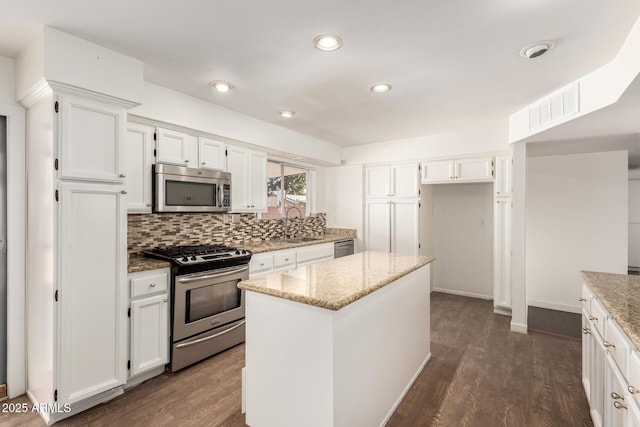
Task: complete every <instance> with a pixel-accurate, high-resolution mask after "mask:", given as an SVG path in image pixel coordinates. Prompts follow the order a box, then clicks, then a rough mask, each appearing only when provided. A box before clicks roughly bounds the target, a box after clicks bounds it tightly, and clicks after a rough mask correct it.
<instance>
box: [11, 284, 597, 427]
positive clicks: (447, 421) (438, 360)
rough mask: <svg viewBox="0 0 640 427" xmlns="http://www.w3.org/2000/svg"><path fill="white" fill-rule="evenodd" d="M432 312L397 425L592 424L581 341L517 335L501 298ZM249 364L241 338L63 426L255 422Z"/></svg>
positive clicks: (439, 298) (18, 421)
mask: <svg viewBox="0 0 640 427" xmlns="http://www.w3.org/2000/svg"><path fill="white" fill-rule="evenodd" d="M431 310H432V311H431V331H432V332H431V334H432V335H431V353H432V358H431V360H430V361H429V363H427V365H426V367H425V369H424V370H423V371H422V373H421V374H420V376H419V377H418V379H417V380H416V382H415V383H414V385H413V387H412V388H411V389H410V390H409V392H408V393H407V395H406V396H405V398H404V400H403V401H402V403H401V404H400V406H399V407H398V409H397V410H396V412H395V413H394V415H393V416H392V418H391V420H390V421H389V423H388V426H390V427H397V426H407V427H416V426H444V427H449V426H456V427H457V426H474V427H475V426H478V427H493V426H508V427H511V426H514V427H524V426H532V427H534V426H535V427H537V426H563V427H564V426H591V425H592V423H591V418H590V417H589V409H588V406H587V401H586V398H585V395H584V390H583V388H582V383H581V381H580V363H581V347H580V341H579V340H575V339H568V338H561V337H557V336H553V335H545V334H539V333H535V332H532V333H529V334H528V335H523V334H516V333H511V332H510V331H509V321H510V318H508V317H506V316H500V315H496V314H493V310H492V304H491V301H485V300H478V299H473V298H466V297H460V296H455V295H448V294H442V293H433V294H432V304H431ZM243 365H244V345H240V346H237V347H234V348H233V349H231V350H228V351H226V352H224V353H222V354H220V355H218V356H215V357H213V358H211V359H209V360H206V361H204V362H201V363H199V364H197V365H195V366H193V367H191V368H189V369H186V370H184V371H182V372H179V373H177V374H175V375H173V376H171V377H169V376H165V375H162V376H160V377H157V378H154V379H152V380H150V381H148V382H146V383H144V384H142V385H141V386H139V387H136V388H134V389H132V390H129V391H127V392H126V393H125V394H124V395H122V396H119V397H118V398H116V399H114V400H112V401H111V402H108V403H106V404H103V405H100V406H98V407H96V408H93V409H90V410H88V411H86V412H84V413H82V414H79V415H76V416H75V417H72V418H69V419H67V420H64V421H62V422H60V423H58V424H56V425H60V426H120V425H126V426H132V427H133V426H159V427H160V426H177V425H179V426H224V427H237V426H245V424H244V416H243V415H242V414H240V387H241V385H240V369H241V367H242V366H243ZM24 401H27V400H26V398H25V397H21V398H18V399H14V400H13V401H12V402H24ZM42 425H44V423H43V422H42V420H41V419H40V418H39V416H38V415H36V414H20V415H16V414H1V413H0V426H42Z"/></svg>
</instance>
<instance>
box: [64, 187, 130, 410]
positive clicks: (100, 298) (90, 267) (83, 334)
mask: <svg viewBox="0 0 640 427" xmlns="http://www.w3.org/2000/svg"><path fill="white" fill-rule="evenodd" d="M59 191H60V194H59V215H58V239H59V269H60V271H59V283H58V292H57V296H58V300H59V301H58V304H59V305H58V319H59V323H58V348H59V355H60V359H59V361H58V366H59V369H60V370H59V371H58V381H59V388H58V401H59V402H62V403H64V402H68V403H75V402H79V401H81V400H83V399H86V398H89V397H91V396H94V395H96V394H98V393H101V392H104V391H107V390H110V389H112V388H114V387H116V386H119V385H122V384H124V382H125V379H126V315H127V307H126V282H125V280H126V277H125V274H126V265H127V257H126V241H127V220H126V208H125V201H124V196H123V192H124V186H115V185H104V184H88V183H75V182H63V183H60V184H59Z"/></svg>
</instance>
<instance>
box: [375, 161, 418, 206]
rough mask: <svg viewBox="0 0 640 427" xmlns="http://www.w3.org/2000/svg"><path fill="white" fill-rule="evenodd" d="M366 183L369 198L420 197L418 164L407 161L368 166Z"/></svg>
mask: <svg viewBox="0 0 640 427" xmlns="http://www.w3.org/2000/svg"><path fill="white" fill-rule="evenodd" d="M365 185H366V188H365V195H366V197H367V198H378V197H381V198H384V197H419V196H420V174H419V171H418V165H417V164H415V163H407V164H401V165H384V166H370V167H367V168H366V169H365Z"/></svg>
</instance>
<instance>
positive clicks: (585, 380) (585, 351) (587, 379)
mask: <svg viewBox="0 0 640 427" xmlns="http://www.w3.org/2000/svg"><path fill="white" fill-rule="evenodd" d="M591 340H592V338H591V329H590V328H589V319H587V313H585V312H584V310H583V311H582V385H583V386H584V392H585V394H586V395H587V401H588V402H589V405H591Z"/></svg>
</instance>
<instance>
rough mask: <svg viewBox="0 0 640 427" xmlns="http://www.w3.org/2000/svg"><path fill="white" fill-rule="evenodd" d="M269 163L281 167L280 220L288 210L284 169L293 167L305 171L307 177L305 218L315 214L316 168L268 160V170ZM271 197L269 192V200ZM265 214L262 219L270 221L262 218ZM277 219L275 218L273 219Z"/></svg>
mask: <svg viewBox="0 0 640 427" xmlns="http://www.w3.org/2000/svg"><path fill="white" fill-rule="evenodd" d="M269 163H275V164H278V165H280V178H281V179H280V190H279V191H280V192H281V194H282V195H283V197H282V203H281V205H280V206H279V207H278V211H279V213H280V217H279V218H284V217H285V215H286V210H285V205H286V203H285V200H286V193H285V188H284V185H285V182H284V169H285V167H292V168H296V169H303V170H304V171H305V175H306V195H307V201H306V209H305V215H304V217H305V218H306V217H309V216H311V215H313V214H314V212H315V193H314V191H315V185H314V180H315V168H313V167H310V166H309V165H304V164H296V163H293V162H289V161H285V160H280V159H276V158H267V170H268V169H269V167H268V164H269ZM268 179H269V177H268V176H267V180H268ZM268 197H269V192H268V190H267V198H268ZM267 212H268V207H267ZM262 215H263V214H260V219H265V220H266V219H269V218H263V217H262ZM272 219H275V218H272Z"/></svg>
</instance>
